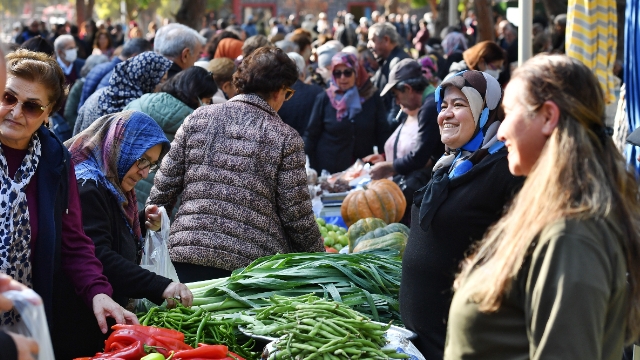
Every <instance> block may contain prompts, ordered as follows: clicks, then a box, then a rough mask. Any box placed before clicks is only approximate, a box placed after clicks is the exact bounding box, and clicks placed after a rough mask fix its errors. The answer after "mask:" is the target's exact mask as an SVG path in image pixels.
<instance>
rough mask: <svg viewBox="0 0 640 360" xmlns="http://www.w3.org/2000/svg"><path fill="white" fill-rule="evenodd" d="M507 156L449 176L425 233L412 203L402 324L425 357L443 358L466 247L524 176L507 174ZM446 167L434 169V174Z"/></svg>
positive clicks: (487, 159) (491, 158) (500, 209)
mask: <svg viewBox="0 0 640 360" xmlns="http://www.w3.org/2000/svg"><path fill="white" fill-rule="evenodd" d="M506 156H507V151H506V150H501V151H498V152H497V153H495V154H493V155H489V156H487V157H485V158H484V159H483V160H482V161H480V162H479V163H478V164H477V165H475V166H474V167H473V168H472V169H471V170H470V171H469V172H467V173H466V174H464V175H461V176H460V177H457V178H454V179H452V180H451V181H450V182H449V185H448V191H449V193H448V197H447V198H446V200H445V201H444V203H442V205H440V207H439V208H438V209H437V212H436V214H435V216H434V217H433V221H432V222H431V226H430V227H429V229H428V231H427V232H425V231H423V230H422V228H421V227H420V219H419V216H418V214H419V211H420V209H419V208H418V207H416V206H415V205H413V207H412V211H411V231H410V233H409V240H408V242H407V247H406V249H405V252H404V257H403V259H402V282H401V285H400V309H401V315H402V321H403V323H404V325H405V326H406V327H407V329H410V330H412V331H413V332H415V333H417V334H418V338H417V339H416V340H413V341H412V342H413V343H414V344H415V345H416V347H417V348H418V350H420V352H421V353H422V354H423V355H424V357H425V358H426V359H442V356H443V351H444V342H445V337H446V330H447V325H446V320H447V317H448V314H449V306H450V305H451V298H452V296H453V292H452V287H453V280H454V278H455V274H456V273H457V272H458V271H459V267H458V265H459V264H460V262H461V261H462V260H463V259H464V257H465V255H466V254H467V251H468V250H469V248H470V246H471V245H472V244H473V243H474V242H475V241H478V240H480V239H482V236H483V235H484V233H485V232H486V231H487V229H488V228H489V226H490V225H491V224H493V223H495V222H496V221H497V220H498V219H499V218H500V216H501V215H502V212H503V210H504V208H505V206H506V205H507V203H508V202H509V201H510V199H511V198H512V197H513V195H514V194H515V192H517V190H518V189H519V188H520V186H521V184H522V182H523V181H524V179H523V178H521V177H514V176H513V175H511V173H510V172H509V166H508V161H507V157H506ZM447 170H448V168H441V169H439V170H437V171H436V173H435V174H434V177H435V176H437V175H439V174H440V173H446V171H447ZM445 176H446V175H445ZM416 194H417V193H416ZM427 310H428V311H427Z"/></svg>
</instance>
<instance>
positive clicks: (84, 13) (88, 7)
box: [76, 0, 96, 26]
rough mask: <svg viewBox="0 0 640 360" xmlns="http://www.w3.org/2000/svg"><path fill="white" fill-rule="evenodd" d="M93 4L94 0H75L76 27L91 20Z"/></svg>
mask: <svg viewBox="0 0 640 360" xmlns="http://www.w3.org/2000/svg"><path fill="white" fill-rule="evenodd" d="M95 4H96V1H95V0H86V1H85V0H76V22H77V24H78V26H80V25H82V23H83V22H85V21H86V20H88V19H91V18H92V16H93V7H94V5H95Z"/></svg>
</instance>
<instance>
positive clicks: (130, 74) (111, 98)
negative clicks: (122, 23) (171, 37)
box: [98, 51, 172, 115]
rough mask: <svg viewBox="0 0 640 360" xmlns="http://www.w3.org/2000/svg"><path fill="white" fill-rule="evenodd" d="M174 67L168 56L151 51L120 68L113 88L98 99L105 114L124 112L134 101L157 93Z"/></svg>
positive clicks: (109, 88)
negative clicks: (168, 72) (151, 93)
mask: <svg viewBox="0 0 640 360" xmlns="http://www.w3.org/2000/svg"><path fill="white" fill-rule="evenodd" d="M171 64H172V63H171V60H169V59H167V58H165V57H164V56H162V55H160V54H157V53H155V52H153V51H147V52H143V53H142V54H140V55H137V56H134V57H132V58H130V59H128V60H126V61H123V62H121V63H120V64H118V65H116V67H115V69H114V70H113V74H112V75H111V78H110V79H109V86H108V87H107V88H106V90H105V91H104V92H103V93H102V94H101V95H100V98H99V99H98V104H99V105H98V106H99V107H100V110H101V113H102V114H103V115H106V114H113V113H117V112H119V111H122V109H124V108H125V106H127V105H128V104H129V103H130V102H131V101H133V100H135V99H137V98H139V97H141V96H142V95H144V94H146V93H150V92H153V91H154V90H155V87H156V85H158V84H159V83H160V81H161V80H162V77H163V76H164V74H165V73H166V72H167V71H168V70H169V68H170V67H171Z"/></svg>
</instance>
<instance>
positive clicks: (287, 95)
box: [284, 88, 296, 101]
mask: <svg viewBox="0 0 640 360" xmlns="http://www.w3.org/2000/svg"><path fill="white" fill-rule="evenodd" d="M295 93H296V91H295V90H293V89H291V88H286V89H285V90H284V101H289V100H290V99H291V98H292V97H293V94H295Z"/></svg>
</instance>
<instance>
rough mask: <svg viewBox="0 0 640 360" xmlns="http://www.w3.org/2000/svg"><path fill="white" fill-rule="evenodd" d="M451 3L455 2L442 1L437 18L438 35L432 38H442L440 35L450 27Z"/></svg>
mask: <svg viewBox="0 0 640 360" xmlns="http://www.w3.org/2000/svg"><path fill="white" fill-rule="evenodd" d="M449 1H454V0H440V4H439V5H438V16H437V17H436V18H435V22H436V23H435V28H436V33H435V34H433V35H432V36H434V37H438V38H439V37H440V33H441V32H442V30H443V29H444V28H446V27H447V26H449Z"/></svg>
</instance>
